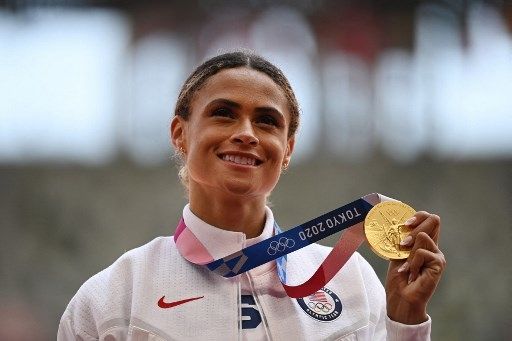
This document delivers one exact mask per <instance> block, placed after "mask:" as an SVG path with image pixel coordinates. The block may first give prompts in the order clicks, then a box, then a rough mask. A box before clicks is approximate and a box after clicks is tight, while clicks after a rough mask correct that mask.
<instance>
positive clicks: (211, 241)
mask: <svg viewBox="0 0 512 341" xmlns="http://www.w3.org/2000/svg"><path fill="white" fill-rule="evenodd" d="M265 213H266V221H265V226H264V228H263V231H262V233H261V235H259V236H258V237H255V238H250V239H246V236H245V233H243V232H233V231H227V230H223V229H220V228H217V227H215V226H213V225H210V224H208V223H207V222H205V221H203V220H201V219H200V218H199V217H198V216H196V215H195V214H194V213H193V212H192V211H191V210H190V204H187V205H186V206H185V207H184V208H183V220H184V221H185V225H187V227H188V228H189V229H190V230H191V231H192V232H193V234H194V235H195V236H196V238H197V239H198V240H199V242H201V244H203V246H204V247H205V248H206V250H208V252H209V253H210V255H211V256H212V257H213V258H214V259H219V258H223V257H225V256H228V255H230V254H232V253H234V252H237V251H240V250H241V249H243V248H244V247H247V246H250V245H253V244H256V243H258V242H260V241H262V240H264V239H267V238H270V237H272V235H273V234H274V215H273V214H272V211H271V210H270V208H268V207H265Z"/></svg>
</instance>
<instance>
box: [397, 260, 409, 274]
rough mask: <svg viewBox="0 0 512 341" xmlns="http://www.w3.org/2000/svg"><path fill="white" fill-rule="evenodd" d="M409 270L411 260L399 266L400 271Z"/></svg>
mask: <svg viewBox="0 0 512 341" xmlns="http://www.w3.org/2000/svg"><path fill="white" fill-rule="evenodd" d="M407 270H409V262H405V263H404V264H402V266H401V267H399V268H398V272H404V271H407Z"/></svg>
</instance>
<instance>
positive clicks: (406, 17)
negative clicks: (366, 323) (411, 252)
mask: <svg viewBox="0 0 512 341" xmlns="http://www.w3.org/2000/svg"><path fill="white" fill-rule="evenodd" d="M0 4H1V7H0V189H1V190H0V232H1V237H0V241H1V242H0V277H1V281H0V340H51V339H55V333H56V329H57V325H58V321H59V319H60V315H61V314H62V312H63V311H64V309H65V307H66V305H67V303H68V302H69V300H70V299H71V297H72V296H73V295H74V293H75V292H76V291H77V290H78V288H79V286H80V285H81V284H82V283H83V282H84V281H85V280H86V279H87V278H89V277H90V276H91V275H93V274H94V273H96V272H98V271H100V270H101V269H103V268H105V267H106V266H108V265H109V264H111V263H112V262H113V261H114V260H115V259H116V258H117V257H119V256H120V255H121V254H122V253H123V252H124V251H126V250H129V249H131V248H134V247H136V246H138V245H141V244H143V243H145V242H147V241H149V240H151V239H152V238H154V237H156V236H159V235H170V234H172V233H173V229H174V226H175V224H176V222H177V219H178V217H179V215H180V212H181V210H182V207H183V205H184V204H185V203H186V199H185V198H184V195H183V190H182V188H181V187H180V184H179V181H178V180H177V169H176V167H175V165H174V162H173V160H172V155H173V150H172V148H171V147H170V144H169V140H168V125H169V121H170V117H171V115H172V111H173V106H174V102H175V100H176V97H177V92H178V90H179V87H180V86H181V84H182V82H183V81H184V78H185V77H186V76H187V75H188V73H189V72H190V71H191V70H192V69H193V68H194V66H195V65H197V64H198V63H199V62H201V61H202V60H204V59H205V58H207V57H209V56H212V55H214V54H216V53H218V52H223V51H228V50H232V49H234V48H239V47H244V48H250V49H253V50H255V51H256V52H258V53H260V54H262V55H264V56H266V57H267V58H269V59H270V60H271V61H273V62H274V63H275V64H277V65H278V66H280V67H281V68H282V69H283V70H284V72H285V73H286V74H287V76H288V77H289V79H290V81H291V83H292V86H293V87H294V88H295V91H296V93H297V95H298V97H299V101H300V103H301V106H302V109H303V115H302V125H301V128H300V132H299V142H298V145H297V150H296V154H295V156H294V159H293V161H292V166H291V168H290V170H289V171H288V172H287V174H286V175H284V176H283V177H282V180H281V182H280V184H279V185H278V188H277V189H276V190H275V193H274V195H273V196H272V203H273V206H274V210H275V213H276V215H277V217H278V219H279V221H280V222H281V225H282V226H294V225H296V224H299V223H301V222H303V221H305V220H307V219H308V218H311V217H313V216H317V215H319V214H320V213H323V212H324V211H327V210H329V209H332V208H334V207H336V206H337V205H340V204H343V203H346V202H348V201H349V200H352V199H354V198H356V197H360V196H362V195H364V194H366V193H370V192H380V193H383V194H386V195H388V196H392V197H395V198H398V199H400V200H402V201H405V202H408V203H410V204H411V205H412V206H413V207H415V208H417V209H425V210H428V211H431V212H436V213H438V214H439V215H440V216H441V217H442V219H443V232H442V240H441V246H442V250H443V251H444V252H445V254H446V257H447V260H448V268H447V270H446V274H445V276H444V278H443V280H442V282H441V284H440V287H439V288H438V291H437V293H436V295H435V296H434V298H433V299H432V302H431V305H430V310H429V313H430V315H431V316H432V318H433V321H434V324H433V339H434V340H505V339H510V338H511V337H512V334H511V330H512V324H511V321H512V319H511V316H512V300H511V294H512V292H511V291H512V290H511V288H512V280H511V274H512V268H511V266H510V256H511V251H510V250H511V247H510V245H511V244H512V224H511V219H510V217H509V216H508V214H509V212H510V207H512V134H511V130H512V95H511V94H512V92H511V83H512V2H510V1H470V0H453V1H451V0H445V1H443V0H438V1H434V0H431V1H427V0H425V1H391V0H389V1H386V0H381V1H376V0H375V1H370V0H363V1H348V0H345V1H328V0H318V1H310V0H296V1H291V0H290V1H285V0H282V1H268V0H251V1H245V2H240V1H218V0H202V1H201V0H196V1H172V2H166V1H157V2H150V3H143V2H138V1H122V0H119V1H113V2H104V1H87V0H70V1H57V0H54V1H51V0H49V1H22V0H19V1H14V0H8V1H3V2H1V3H0ZM335 240H336V239H335V238H332V239H330V240H327V241H325V243H326V244H329V245H332V243H334V242H335ZM361 253H363V254H364V255H365V256H366V257H367V258H368V259H369V261H370V262H371V263H372V264H373V265H374V267H375V269H376V270H377V272H378V274H379V276H380V277H381V279H384V277H385V272H386V262H384V261H382V260H380V259H379V258H377V257H376V256H374V255H373V254H372V253H371V252H370V251H368V248H367V247H362V249H361Z"/></svg>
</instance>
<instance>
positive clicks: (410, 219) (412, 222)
mask: <svg viewBox="0 0 512 341" xmlns="http://www.w3.org/2000/svg"><path fill="white" fill-rule="evenodd" d="M415 222H416V217H411V218H409V219H407V220H406V221H405V223H404V225H407V226H409V225H412V224H414V223H415Z"/></svg>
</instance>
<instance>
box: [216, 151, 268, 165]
mask: <svg viewBox="0 0 512 341" xmlns="http://www.w3.org/2000/svg"><path fill="white" fill-rule="evenodd" d="M220 158H221V159H222V160H224V161H227V162H231V163H234V164H237V165H243V166H258V165H259V164H261V161H260V160H258V159H256V158H253V157H247V156H240V155H232V154H223V155H220Z"/></svg>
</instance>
